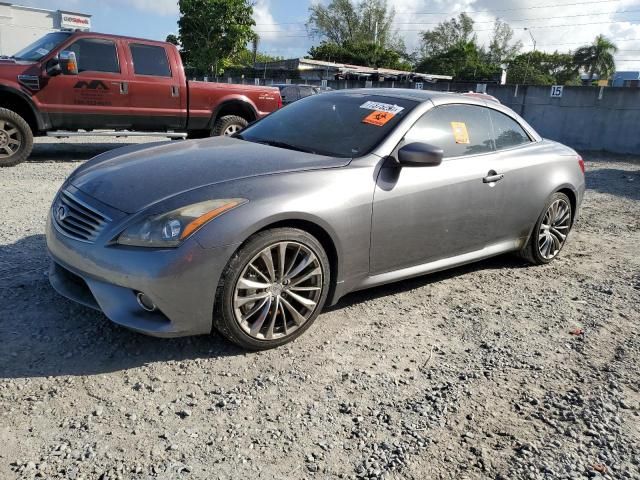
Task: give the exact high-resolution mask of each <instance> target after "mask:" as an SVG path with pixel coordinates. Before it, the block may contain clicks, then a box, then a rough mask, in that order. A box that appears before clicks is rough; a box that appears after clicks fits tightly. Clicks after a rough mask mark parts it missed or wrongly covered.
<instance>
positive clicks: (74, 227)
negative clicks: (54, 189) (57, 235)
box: [51, 191, 111, 243]
mask: <svg viewBox="0 0 640 480" xmlns="http://www.w3.org/2000/svg"><path fill="white" fill-rule="evenodd" d="M51 216H52V218H53V222H54V224H55V225H56V227H57V228H58V230H59V231H60V232H62V233H63V234H65V235H67V236H68V237H71V238H75V239H76V240H80V241H83V242H89V243H93V242H95V240H96V238H98V235H100V233H101V232H102V230H104V228H105V227H106V226H107V225H108V224H109V222H110V221H111V219H110V218H109V217H107V216H106V215H105V214H103V213H100V212H99V211H98V210H96V209H95V208H93V207H91V206H89V205H87V204H86V203H84V202H83V201H81V200H79V199H78V198H77V197H75V196H74V195H72V194H71V193H69V192H67V191H63V192H60V194H59V195H58V198H57V199H56V201H55V202H54V204H53V210H52V212H51Z"/></svg>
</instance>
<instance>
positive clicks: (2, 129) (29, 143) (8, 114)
mask: <svg viewBox="0 0 640 480" xmlns="http://www.w3.org/2000/svg"><path fill="white" fill-rule="evenodd" d="M32 149H33V133H32V132H31V127H29V124H28V123H27V122H25V121H24V119H23V118H22V117H21V116H20V115H18V114H17V113H16V112H13V111H11V110H7V109H6V108H0V167H13V166H14V165H17V164H19V163H20V162H24V161H25V160H26V159H27V158H29V155H31V150H32Z"/></svg>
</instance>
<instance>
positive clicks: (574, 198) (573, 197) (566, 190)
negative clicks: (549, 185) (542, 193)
mask: <svg viewBox="0 0 640 480" xmlns="http://www.w3.org/2000/svg"><path fill="white" fill-rule="evenodd" d="M553 193H563V194H565V195H566V196H567V197H569V201H570V202H571V225H573V221H574V219H575V218H576V208H577V206H578V195H577V194H576V192H575V191H574V190H573V189H572V188H571V187H569V186H568V185H564V186H562V187H560V188H559V189H557V190H556V191H555V192H553Z"/></svg>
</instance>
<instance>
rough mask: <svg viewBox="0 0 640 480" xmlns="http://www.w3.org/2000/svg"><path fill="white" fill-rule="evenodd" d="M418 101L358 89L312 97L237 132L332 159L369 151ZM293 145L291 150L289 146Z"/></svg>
mask: <svg viewBox="0 0 640 480" xmlns="http://www.w3.org/2000/svg"><path fill="white" fill-rule="evenodd" d="M417 104H418V102H415V101H413V100H405V99H399V98H393V97H384V96H378V95H366V94H360V93H350V94H343V93H340V94H326V95H313V96H310V97H307V98H304V99H302V100H299V101H297V102H295V103H292V104H291V105H289V106H287V107H286V108H283V109H281V110H278V111H276V112H274V113H272V114H271V115H269V116H267V117H265V118H264V119H262V120H260V121H259V122H257V123H255V124H254V125H251V126H249V127H248V128H246V129H245V130H243V131H242V133H241V134H240V135H239V138H243V139H245V140H248V141H252V142H258V143H268V142H271V143H279V144H287V145H290V146H294V147H299V149H300V150H304V151H309V152H312V153H317V154H319V155H328V156H333V157H344V158H351V157H361V156H363V155H366V154H367V153H369V152H370V151H371V150H373V149H374V148H375V147H376V146H377V145H378V144H379V143H380V142H381V141H382V140H383V139H384V138H385V137H386V136H387V135H388V134H389V133H390V132H391V131H392V130H393V129H394V128H395V127H396V126H397V125H398V123H399V122H400V121H401V120H402V119H403V118H404V117H405V116H406V115H407V114H408V113H409V112H410V111H411V110H413V109H414V108H415V106H416V105H417ZM292 149H295V148H292Z"/></svg>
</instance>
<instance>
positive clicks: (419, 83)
mask: <svg viewBox="0 0 640 480" xmlns="http://www.w3.org/2000/svg"><path fill="white" fill-rule="evenodd" d="M415 86H416V90H422V87H423V86H424V85H423V84H422V82H416V84H415Z"/></svg>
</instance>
